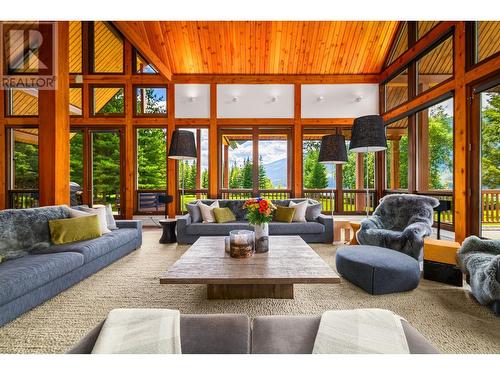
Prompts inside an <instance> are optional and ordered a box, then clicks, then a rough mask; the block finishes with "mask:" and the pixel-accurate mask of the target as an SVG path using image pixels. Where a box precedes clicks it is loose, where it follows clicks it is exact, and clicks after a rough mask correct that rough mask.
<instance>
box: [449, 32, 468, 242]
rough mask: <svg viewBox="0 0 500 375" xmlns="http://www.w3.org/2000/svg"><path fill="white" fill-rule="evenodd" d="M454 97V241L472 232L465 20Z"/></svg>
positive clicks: (457, 37) (456, 49) (457, 41)
mask: <svg viewBox="0 0 500 375" xmlns="http://www.w3.org/2000/svg"><path fill="white" fill-rule="evenodd" d="M454 40H455V46H454V49H453V50H454V53H455V56H454V61H455V98H454V110H455V117H454V127H453V129H454V147H453V157H454V162H453V169H454V171H453V172H454V173H453V176H454V177H453V202H454V207H453V208H454V218H453V221H454V223H455V241H457V242H460V243H461V242H462V241H463V240H464V239H465V237H466V236H467V235H468V234H469V230H468V220H469V216H470V215H469V210H470V207H469V205H468V194H467V191H468V181H467V179H468V175H467V159H468V156H469V152H468V146H467V144H468V139H467V86H466V82H465V65H466V56H465V55H466V53H465V49H466V35H465V22H458V23H457V25H456V28H455V39H454Z"/></svg>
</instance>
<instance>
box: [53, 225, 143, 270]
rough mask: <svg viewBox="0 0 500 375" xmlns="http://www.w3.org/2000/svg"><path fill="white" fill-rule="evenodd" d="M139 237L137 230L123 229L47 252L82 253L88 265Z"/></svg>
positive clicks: (55, 247)
mask: <svg viewBox="0 0 500 375" xmlns="http://www.w3.org/2000/svg"><path fill="white" fill-rule="evenodd" d="M137 236H138V232H137V229H132V228H122V229H118V230H114V231H112V232H111V233H108V234H105V235H103V236H101V237H99V238H95V239H92V240H86V241H80V242H73V243H70V244H64V245H59V246H52V247H50V248H49V249H48V250H47V251H50V252H51V253H62V252H75V253H80V254H82V255H83V256H84V258H85V263H88V262H90V261H92V260H94V259H96V258H99V257H100V256H102V255H104V254H107V253H109V252H111V251H113V250H114V249H116V248H118V247H120V246H122V245H124V244H126V243H128V242H130V241H133V240H134V239H136V238H137Z"/></svg>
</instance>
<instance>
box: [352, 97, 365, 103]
mask: <svg viewBox="0 0 500 375" xmlns="http://www.w3.org/2000/svg"><path fill="white" fill-rule="evenodd" d="M362 100H363V98H362V97H361V96H357V97H356V98H355V99H354V101H355V102H356V103H359V102H361V101H362Z"/></svg>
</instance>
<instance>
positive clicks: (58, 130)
mask: <svg viewBox="0 0 500 375" xmlns="http://www.w3.org/2000/svg"><path fill="white" fill-rule="evenodd" d="M39 28H40V32H41V34H42V36H43V37H44V43H42V45H41V47H40V52H39V53H40V54H39V56H40V60H41V61H43V62H44V64H45V65H47V66H53V74H54V75H55V76H56V83H55V90H39V95H38V116H39V136H38V139H39V171H40V174H39V195H40V206H47V205H56V204H69V203H70V196H69V194H70V191H69V180H70V174H69V24H68V22H67V21H64V22H57V30H56V32H55V35H54V37H53V39H54V40H53V42H55V45H56V46H57V47H56V50H55V51H54V52H53V51H52V43H50V41H51V39H52V36H51V35H50V34H51V33H52V26H51V25H49V24H43V23H42V24H40V26H39ZM53 56H54V57H55V61H54V59H53V58H52V57H53Z"/></svg>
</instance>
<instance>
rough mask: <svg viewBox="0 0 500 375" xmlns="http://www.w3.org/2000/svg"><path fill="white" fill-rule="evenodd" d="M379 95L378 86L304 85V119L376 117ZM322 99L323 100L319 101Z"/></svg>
mask: <svg viewBox="0 0 500 375" xmlns="http://www.w3.org/2000/svg"><path fill="white" fill-rule="evenodd" d="M378 95H379V91H378V85H377V84H364V83H362V84H332V85H302V103H301V106H302V118H328V117H331V118H352V117H360V116H365V115H376V114H378V113H379V107H378V98H379V96H378ZM320 97H323V99H322V100H319V98H320ZM357 98H361V100H360V101H357V100H356V99H357Z"/></svg>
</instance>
